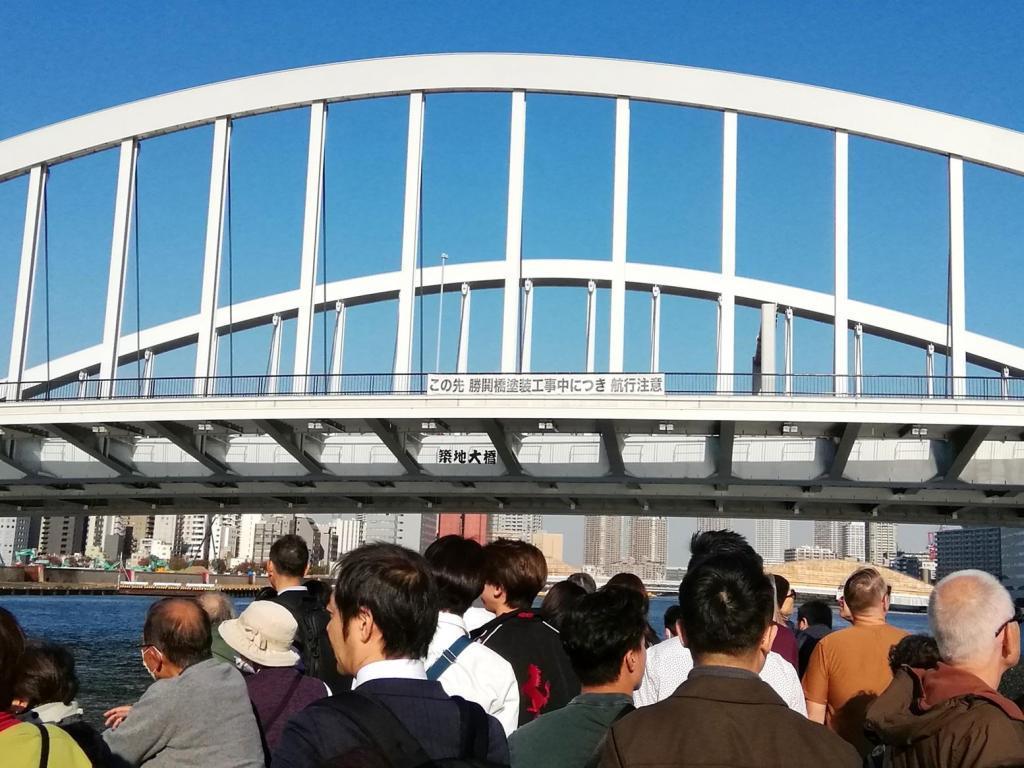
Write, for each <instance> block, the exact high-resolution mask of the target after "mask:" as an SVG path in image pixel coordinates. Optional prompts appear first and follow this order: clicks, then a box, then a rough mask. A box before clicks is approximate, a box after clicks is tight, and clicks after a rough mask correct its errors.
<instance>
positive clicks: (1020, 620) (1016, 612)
mask: <svg viewBox="0 0 1024 768" xmlns="http://www.w3.org/2000/svg"><path fill="white" fill-rule="evenodd" d="M1014 623H1016V624H1024V607H1021V606H1019V605H1018V606H1017V607H1016V608H1014V609H1013V616H1011V617H1010V618H1008V619H1007V620H1006V621H1004V622H1003V623H1002V624H1000V625H999V629H997V630H996V634H995V636H996V637H999V633H1000V632H1002V631H1003V630H1004V629H1006V628H1007V627H1008V626H1010V625H1011V624H1014Z"/></svg>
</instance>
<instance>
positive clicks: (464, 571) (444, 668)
mask: <svg viewBox="0 0 1024 768" xmlns="http://www.w3.org/2000/svg"><path fill="white" fill-rule="evenodd" d="M424 557H426V559H427V562H428V563H429V564H430V569H431V571H432V572H433V574H434V580H435V581H436V582H437V588H438V593H439V595H440V600H441V612H440V613H439V614H438V618H437V630H436V631H435V632H434V638H433V639H432V640H431V641H430V649H429V650H428V651H427V658H426V667H427V677H428V678H429V679H432V680H439V681H440V682H441V685H442V686H444V690H445V693H447V694H448V695H449V696H461V697H462V698H464V699H466V700H468V701H475V702H476V703H477V704H479V705H480V706H481V707H483V708H484V711H486V712H487V714H489V715H492V716H493V717H495V718H497V719H498V722H500V723H501V726H502V728H503V729H504V730H505V734H506V735H508V734H511V733H512V732H513V731H514V730H515V729H516V726H517V725H518V723H519V686H518V684H517V683H516V673H515V671H514V670H513V669H512V665H511V664H509V663H508V662H507V661H505V659H503V658H502V657H501V656H499V655H498V654H497V653H495V652H494V651H492V650H491V649H490V648H487V647H486V646H483V645H480V644H479V643H471V642H470V640H469V628H468V627H467V626H466V623H465V621H464V620H463V614H464V613H465V612H466V611H467V610H468V609H469V607H470V605H471V604H472V602H473V600H475V599H476V598H477V596H478V595H479V594H480V592H481V591H482V590H483V588H484V577H483V558H484V554H483V547H481V546H480V544H479V543H477V542H475V541H473V540H472V539H464V538H462V537H461V536H456V535H451V536H443V537H441V538H440V539H438V540H437V541H435V542H434V543H433V544H431V545H430V546H429V547H428V548H427V551H426V552H425V553H424Z"/></svg>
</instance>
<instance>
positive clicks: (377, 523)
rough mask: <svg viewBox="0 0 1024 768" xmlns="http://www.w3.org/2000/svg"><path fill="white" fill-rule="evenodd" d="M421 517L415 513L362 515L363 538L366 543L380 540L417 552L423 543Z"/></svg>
mask: <svg viewBox="0 0 1024 768" xmlns="http://www.w3.org/2000/svg"><path fill="white" fill-rule="evenodd" d="M421 518H422V515H420V514H415V513H412V514H407V513H400V514H397V515H389V514H380V513H375V514H371V515H363V517H362V519H363V538H364V540H365V541H366V543H367V544H370V543H373V542H377V541H380V542H385V543H387V544H398V545H399V546H402V547H406V548H407V549H411V550H414V551H416V552H419V551H420V548H421V546H422V544H423V542H422V538H423V533H422V519H421Z"/></svg>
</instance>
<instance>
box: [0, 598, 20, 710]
mask: <svg viewBox="0 0 1024 768" xmlns="http://www.w3.org/2000/svg"><path fill="white" fill-rule="evenodd" d="M24 652H25V635H23V634H22V632H21V627H19V626H18V622H17V621H15V619H14V616H13V615H12V614H11V613H10V612H9V611H7V610H5V609H3V608H0V711H6V710H7V709H9V708H10V706H11V699H12V698H14V682H15V680H16V679H17V676H18V673H19V672H20V671H21V657H22V654H23V653H24Z"/></svg>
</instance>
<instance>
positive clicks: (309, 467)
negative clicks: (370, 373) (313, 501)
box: [255, 419, 325, 475]
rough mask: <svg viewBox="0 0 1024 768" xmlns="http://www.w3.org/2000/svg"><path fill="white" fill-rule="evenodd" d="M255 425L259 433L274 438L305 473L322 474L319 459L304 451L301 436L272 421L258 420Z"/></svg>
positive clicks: (321, 465)
mask: <svg viewBox="0 0 1024 768" xmlns="http://www.w3.org/2000/svg"><path fill="white" fill-rule="evenodd" d="M255 424H256V426H257V427H259V429H260V431H262V432H264V433H266V434H268V435H270V436H271V437H272V438H274V441H275V442H276V443H277V444H278V445H280V446H281V447H282V448H284V449H285V450H286V451H287V452H288V453H289V455H290V456H291V457H292V458H293V459H295V460H296V461H297V462H299V464H301V465H302V467H303V469H305V470H306V471H307V472H309V473H310V474H313V475H318V474H323V472H324V471H325V470H324V465H323V464H321V463H320V457H319V456H316V457H314V456H311V455H310V454H309V453H308V452H307V451H306V448H305V445H304V444H303V443H304V442H305V440H304V439H303V435H300V434H298V433H296V432H295V430H294V429H292V428H291V427H289V426H288V425H287V424H285V423H284V422H281V421H276V420H274V419H260V420H257V421H256V422H255Z"/></svg>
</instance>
